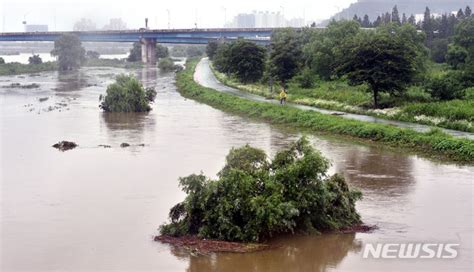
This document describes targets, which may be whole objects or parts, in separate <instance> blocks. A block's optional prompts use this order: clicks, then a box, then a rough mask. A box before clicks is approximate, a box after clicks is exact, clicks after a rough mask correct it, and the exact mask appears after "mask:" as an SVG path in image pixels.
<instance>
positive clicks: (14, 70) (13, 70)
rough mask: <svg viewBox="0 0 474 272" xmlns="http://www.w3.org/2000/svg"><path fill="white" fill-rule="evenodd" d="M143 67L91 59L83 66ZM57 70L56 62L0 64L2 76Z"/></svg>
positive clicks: (115, 61) (137, 63) (134, 64)
mask: <svg viewBox="0 0 474 272" xmlns="http://www.w3.org/2000/svg"><path fill="white" fill-rule="evenodd" d="M142 66H143V64H142V63H141V62H128V61H127V60H125V59H89V60H87V61H86V62H85V63H84V64H83V67H114V68H123V69H135V68H140V67H142ZM57 70H58V64H57V62H56V61H49V62H44V63H41V64H23V63H18V62H14V63H5V64H0V76H12V75H21V74H35V73H39V72H48V71H57Z"/></svg>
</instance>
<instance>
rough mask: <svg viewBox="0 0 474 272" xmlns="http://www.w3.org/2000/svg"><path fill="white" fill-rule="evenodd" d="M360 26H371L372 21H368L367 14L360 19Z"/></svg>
mask: <svg viewBox="0 0 474 272" xmlns="http://www.w3.org/2000/svg"><path fill="white" fill-rule="evenodd" d="M362 27H365V28H370V27H372V23H370V19H369V15H367V14H366V15H364V20H362Z"/></svg>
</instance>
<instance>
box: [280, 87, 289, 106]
mask: <svg viewBox="0 0 474 272" xmlns="http://www.w3.org/2000/svg"><path fill="white" fill-rule="evenodd" d="M287 97H288V94H286V90H285V87H281V92H280V104H281V105H283V104H285V103H286V98H287Z"/></svg>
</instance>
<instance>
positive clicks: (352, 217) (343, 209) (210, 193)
mask: <svg viewBox="0 0 474 272" xmlns="http://www.w3.org/2000/svg"><path fill="white" fill-rule="evenodd" d="M328 169H329V162H328V160H327V159H325V158H324V157H323V156H322V155H321V154H320V153H319V152H318V151H316V150H314V149H313V148H312V147H311V145H310V144H309V142H308V140H306V139H305V138H302V139H300V140H299V141H297V142H296V143H293V144H292V145H291V146H290V147H289V148H288V149H284V150H282V151H280V152H278V153H277V154H276V155H275V157H274V159H273V160H272V161H269V160H268V158H267V156H266V154H265V152H264V151H262V150H260V149H256V148H252V147H250V146H248V145H247V146H244V147H241V148H237V149H232V150H231V151H230V152H229V154H228V155H227V157H226V164H225V166H224V167H223V168H222V170H221V171H220V172H219V173H218V175H217V176H218V178H217V179H216V180H211V179H209V178H207V177H206V176H204V175H202V174H200V175H196V174H193V175H190V176H187V177H184V178H180V181H179V183H180V186H181V188H182V189H183V191H184V192H185V193H186V194H187V196H186V198H185V200H184V201H183V202H181V203H178V204H177V205H176V206H174V207H173V208H171V210H170V213H169V216H170V219H171V223H169V224H165V225H162V226H161V227H160V232H161V233H162V234H163V235H173V236H183V235H198V236H200V237H201V238H205V239H218V240H226V241H244V242H250V241H253V242H259V241H264V240H265V239H268V238H269V237H272V236H275V235H278V234H284V233H293V232H295V231H302V232H307V233H311V232H314V231H324V230H338V229H341V228H344V227H349V226H353V225H355V224H360V222H361V221H360V216H359V214H358V213H357V211H356V209H355V202H356V201H357V200H358V199H360V197H361V194H360V192H357V191H353V190H351V189H349V187H348V185H347V183H346V181H345V180H344V178H343V176H341V175H338V174H336V175H333V176H328V175H327V171H328Z"/></svg>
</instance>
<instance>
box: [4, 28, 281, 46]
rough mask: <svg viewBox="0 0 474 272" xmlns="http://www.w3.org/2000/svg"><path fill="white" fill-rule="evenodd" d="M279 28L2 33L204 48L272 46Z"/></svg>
mask: <svg viewBox="0 0 474 272" xmlns="http://www.w3.org/2000/svg"><path fill="white" fill-rule="evenodd" d="M276 29H278V28H207V29H140V30H118V31H65V32H10V33H0V41H55V40H56V39H57V38H58V37H59V36H61V35H64V34H75V35H78V36H79V38H80V39H81V40H82V41H86V42H136V41H139V40H141V39H155V40H156V41H157V42H159V43H195V44H204V43H207V42H208V41H209V40H213V39H228V40H232V39H237V38H244V39H250V40H254V41H256V42H260V43H268V42H269V40H270V37H271V35H272V33H273V31H275V30H276Z"/></svg>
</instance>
